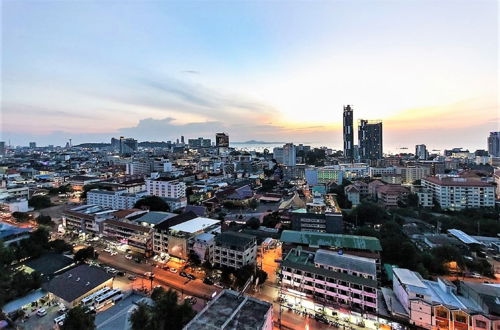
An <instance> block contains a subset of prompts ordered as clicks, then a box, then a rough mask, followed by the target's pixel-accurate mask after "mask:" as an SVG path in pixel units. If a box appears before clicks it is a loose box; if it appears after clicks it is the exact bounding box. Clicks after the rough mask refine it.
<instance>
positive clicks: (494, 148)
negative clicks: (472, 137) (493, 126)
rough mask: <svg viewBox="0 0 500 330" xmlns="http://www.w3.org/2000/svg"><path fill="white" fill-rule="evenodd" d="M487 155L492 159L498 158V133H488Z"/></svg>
mask: <svg viewBox="0 0 500 330" xmlns="http://www.w3.org/2000/svg"><path fill="white" fill-rule="evenodd" d="M488 153H489V154H490V156H492V157H500V132H490V136H488Z"/></svg>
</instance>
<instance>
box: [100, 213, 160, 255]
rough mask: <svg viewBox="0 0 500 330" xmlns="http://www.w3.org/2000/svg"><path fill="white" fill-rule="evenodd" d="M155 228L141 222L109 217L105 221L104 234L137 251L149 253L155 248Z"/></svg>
mask: <svg viewBox="0 0 500 330" xmlns="http://www.w3.org/2000/svg"><path fill="white" fill-rule="evenodd" d="M152 233H153V229H152V228H150V227H145V226H141V225H139V224H135V223H131V222H125V221H118V220H113V219H107V220H104V221H103V235H104V236H105V237H106V238H108V239H110V240H113V241H116V242H118V243H120V244H125V245H128V247H129V248H130V249H131V250H133V251H136V252H140V253H144V254H146V255H147V254H148V253H149V252H151V251H152V250H153V243H152V236H153V235H152Z"/></svg>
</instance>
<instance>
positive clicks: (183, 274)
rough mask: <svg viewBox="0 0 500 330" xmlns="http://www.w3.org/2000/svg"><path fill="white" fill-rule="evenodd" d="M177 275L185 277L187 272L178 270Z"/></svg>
mask: <svg viewBox="0 0 500 330" xmlns="http://www.w3.org/2000/svg"><path fill="white" fill-rule="evenodd" d="M179 275H180V276H182V277H187V274H186V273H185V272H180V273H179Z"/></svg>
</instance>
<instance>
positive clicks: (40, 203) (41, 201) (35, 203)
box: [28, 196, 52, 210]
mask: <svg viewBox="0 0 500 330" xmlns="http://www.w3.org/2000/svg"><path fill="white" fill-rule="evenodd" d="M28 205H29V206H31V207H34V208H35V209H36V210H38V209H43V208H46V207H49V206H51V205H52V203H51V202H50V198H49V197H47V196H33V197H31V198H30V199H29V201H28Z"/></svg>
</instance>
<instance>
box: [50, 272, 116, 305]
mask: <svg viewBox="0 0 500 330" xmlns="http://www.w3.org/2000/svg"><path fill="white" fill-rule="evenodd" d="M112 278H113V276H112V275H111V274H108V273H106V272H105V271H104V270H103V269H101V268H99V267H93V266H89V265H80V266H77V267H75V268H73V269H70V270H68V271H66V272H64V273H62V274H61V275H58V276H56V277H54V278H53V279H52V280H51V281H50V282H48V283H46V284H45V285H43V288H44V289H45V290H47V291H49V292H51V293H53V294H54V295H56V296H57V297H59V298H61V299H64V300H65V301H67V302H71V301H73V300H75V299H76V298H78V297H81V296H83V295H85V294H86V293H87V292H89V291H91V290H92V289H94V288H96V287H97V286H99V285H101V284H103V283H104V282H106V281H108V280H110V279H112Z"/></svg>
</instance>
